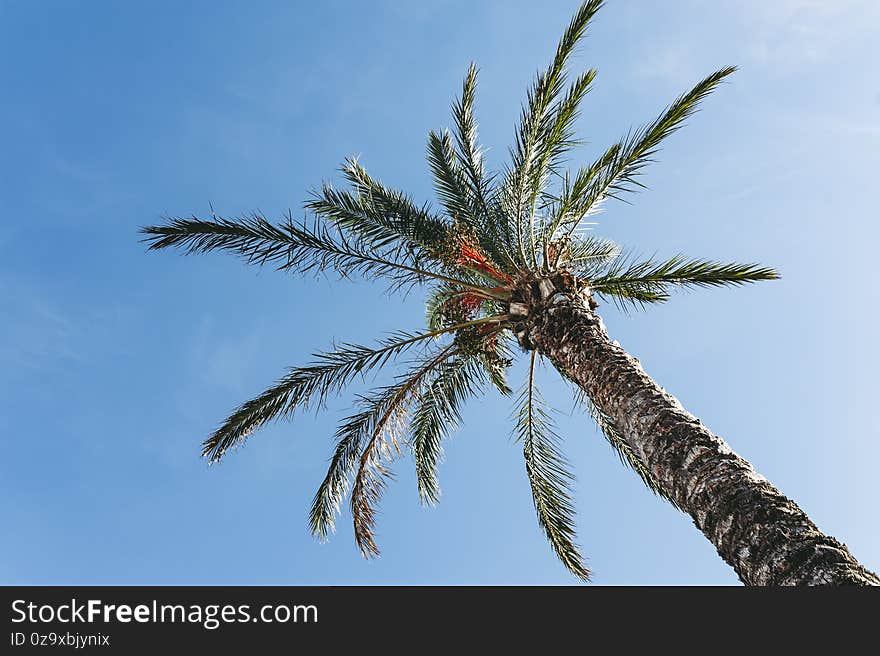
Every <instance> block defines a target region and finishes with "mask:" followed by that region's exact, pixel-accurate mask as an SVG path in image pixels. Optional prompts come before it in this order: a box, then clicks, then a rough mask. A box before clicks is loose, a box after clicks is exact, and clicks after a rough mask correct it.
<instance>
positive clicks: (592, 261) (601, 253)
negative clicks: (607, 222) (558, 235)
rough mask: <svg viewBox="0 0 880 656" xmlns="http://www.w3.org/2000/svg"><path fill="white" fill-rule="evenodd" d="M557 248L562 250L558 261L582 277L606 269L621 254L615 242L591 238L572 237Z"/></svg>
mask: <svg viewBox="0 0 880 656" xmlns="http://www.w3.org/2000/svg"><path fill="white" fill-rule="evenodd" d="M557 248H561V249H563V252H562V253H560V254H559V257H560V260H561V261H562V262H563V263H564V264H565V265H566V266H567V267H570V268H571V269H572V271H574V272H576V273H577V274H578V275H580V276H583V277H590V276H591V275H592V273H593V272H596V271H601V270H603V269H605V268H607V266H608V265H609V264H611V263H612V262H614V260H616V259H617V258H618V257H619V256H620V253H621V249H620V246H619V245H618V244H616V243H615V242H613V241H611V240H610V239H605V238H602V237H593V236H590V237H587V238H585V239H582V238H580V237H575V236H572V237H571V238H569V240H568V241H567V242H565V243H564V244H563V245H559V246H557Z"/></svg>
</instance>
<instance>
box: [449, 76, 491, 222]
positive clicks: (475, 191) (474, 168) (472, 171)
mask: <svg viewBox="0 0 880 656" xmlns="http://www.w3.org/2000/svg"><path fill="white" fill-rule="evenodd" d="M476 89H477V67H476V65H474V64H473V63H471V65H470V66H469V67H468V72H467V76H466V77H465V79H464V83H463V84H462V90H461V98H460V99H459V100H456V101H455V102H454V103H453V105H452V118H453V120H454V121H455V141H456V145H457V146H458V153H459V157H460V161H461V167H462V169H463V170H464V173H465V176H464V177H465V180H466V184H467V185H468V187H469V194H468V196H469V197H470V198H471V199H472V200H473V205H474V209H475V210H476V212H477V213H478V215H479V216H480V218H483V217H485V215H486V214H488V207H489V204H488V202H487V200H486V196H487V194H488V187H489V182H490V181H489V180H487V179H486V174H485V171H484V168H483V150H482V148H481V147H480V144H479V141H478V137H477V121H476V118H475V117H474V100H475V97H476Z"/></svg>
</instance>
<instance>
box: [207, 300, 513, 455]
mask: <svg viewBox="0 0 880 656" xmlns="http://www.w3.org/2000/svg"><path fill="white" fill-rule="evenodd" d="M500 320H501V318H500V317H485V318H482V319H475V320H473V321H470V322H466V323H463V324H459V325H456V326H449V327H446V328H441V329H439V330H434V331H430V332H427V333H421V334H413V333H407V332H402V331H401V332H398V333H396V334H394V335H392V336H391V337H388V338H385V339H384V340H381V341H380V342H379V346H377V347H369V346H360V345H357V344H347V343H343V344H339V345H337V346H336V347H335V348H334V350H333V351H331V352H329V353H319V354H317V355H315V361H314V362H313V363H312V364H309V365H306V366H304V367H296V368H293V369H291V370H290V371H289V372H288V373H287V374H286V375H285V376H283V377H282V378H281V379H280V380H278V381H277V382H276V383H275V384H274V385H273V386H272V387H270V388H269V389H267V390H266V391H265V392H263V393H262V394H260V396H258V397H256V398H254V399H251V400H250V401H247V402H246V403H244V404H242V405H241V406H239V407H238V408H237V409H236V410H235V412H233V413H232V414H231V415H230V416H229V418H228V419H227V420H226V421H225V422H224V423H223V425H222V426H220V428H218V429H217V430H216V431H214V433H213V434H212V435H211V437H209V438H208V439H207V440H205V442H204V444H203V447H202V455H203V456H205V457H207V458H208V460H209V461H210V462H217V461H219V460H220V459H221V458H222V457H223V455H224V454H225V453H226V452H227V451H229V449H231V448H234V447H236V446H239V445H241V444H242V443H243V442H244V441H245V440H246V439H247V438H248V436H249V435H250V434H251V433H253V432H254V431H255V430H256V429H257V428H259V427H260V426H263V425H264V424H266V423H267V422H269V421H272V420H273V419H275V418H276V417H281V416H286V415H290V414H291V413H292V412H294V411H295V410H297V409H299V408H303V409H306V408H309V407H313V406H317V407H321V405H323V403H324V401H325V400H326V399H327V397H328V396H330V395H331V394H335V393H338V392H340V391H341V390H342V389H343V388H345V387H346V386H347V385H348V384H349V383H351V382H352V380H354V379H355V377H356V376H359V375H364V374H366V373H368V372H369V371H371V370H373V369H377V368H380V367H382V366H384V365H385V364H387V363H388V362H389V361H390V360H393V359H395V358H396V357H397V356H399V355H400V354H402V353H404V352H405V351H407V350H409V349H411V348H413V347H415V346H417V345H419V344H421V343H424V342H426V341H427V340H430V339H433V338H435V337H439V336H441V335H445V334H449V333H452V332H455V331H456V330H461V329H463V328H468V327H470V326H477V325H483V324H487V323H498V322H499V321H500Z"/></svg>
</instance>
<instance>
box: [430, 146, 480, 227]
mask: <svg viewBox="0 0 880 656" xmlns="http://www.w3.org/2000/svg"><path fill="white" fill-rule="evenodd" d="M427 157H428V165H429V166H430V167H431V173H432V174H433V176H434V189H435V191H436V193H437V197H438V198H439V199H440V202H441V203H442V204H443V207H445V208H446V212H447V213H448V214H449V216H450V217H451V218H452V219H453V220H454V221H458V222H461V223H464V224H465V225H469V226H472V227H477V226H479V220H478V219H477V216H476V215H475V212H474V201H475V199H474V197H473V195H472V189H471V187H470V186H469V185H468V182H467V180H466V178H465V175H464V172H463V170H462V167H461V163H460V162H459V158H458V154H457V153H456V152H455V146H454V145H453V143H452V137H451V136H450V134H449V131H448V130H443V131H442V132H441V133H440V134H438V133H436V132H434V131H433V130H431V132H429V133H428V151H427Z"/></svg>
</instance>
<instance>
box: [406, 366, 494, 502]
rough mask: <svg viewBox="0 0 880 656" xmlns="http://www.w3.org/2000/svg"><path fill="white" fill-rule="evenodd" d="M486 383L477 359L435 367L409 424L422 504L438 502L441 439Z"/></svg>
mask: <svg viewBox="0 0 880 656" xmlns="http://www.w3.org/2000/svg"><path fill="white" fill-rule="evenodd" d="M485 383H486V375H485V373H484V371H483V369H482V367H481V366H480V362H479V360H478V359H477V358H476V357H474V356H472V355H465V354H458V355H457V356H456V357H455V358H453V359H450V360H447V361H446V362H444V363H443V364H442V365H440V366H439V367H437V369H436V370H435V372H434V376H433V380H431V381H430V383H429V384H428V385H427V386H426V389H424V390H423V392H422V393H421V394H420V396H419V399H418V402H417V405H416V407H415V409H414V410H413V413H412V420H411V422H410V445H411V447H412V451H413V457H414V459H415V465H416V478H417V481H418V489H419V497H420V498H421V499H422V502H423V503H426V504H435V503H437V501H439V499H440V486H439V484H438V482H437V463H438V462H439V461H440V459H441V458H442V455H443V447H442V443H443V440H444V439H445V438H446V437H447V436H448V435H449V434H450V433H452V432H453V431H455V430H456V429H457V428H458V426H459V425H460V423H461V410H460V409H461V406H462V405H463V404H464V402H465V401H466V400H467V399H468V398H471V397H475V396H477V395H479V394H480V393H481V391H482V388H483V386H484V385H485Z"/></svg>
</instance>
